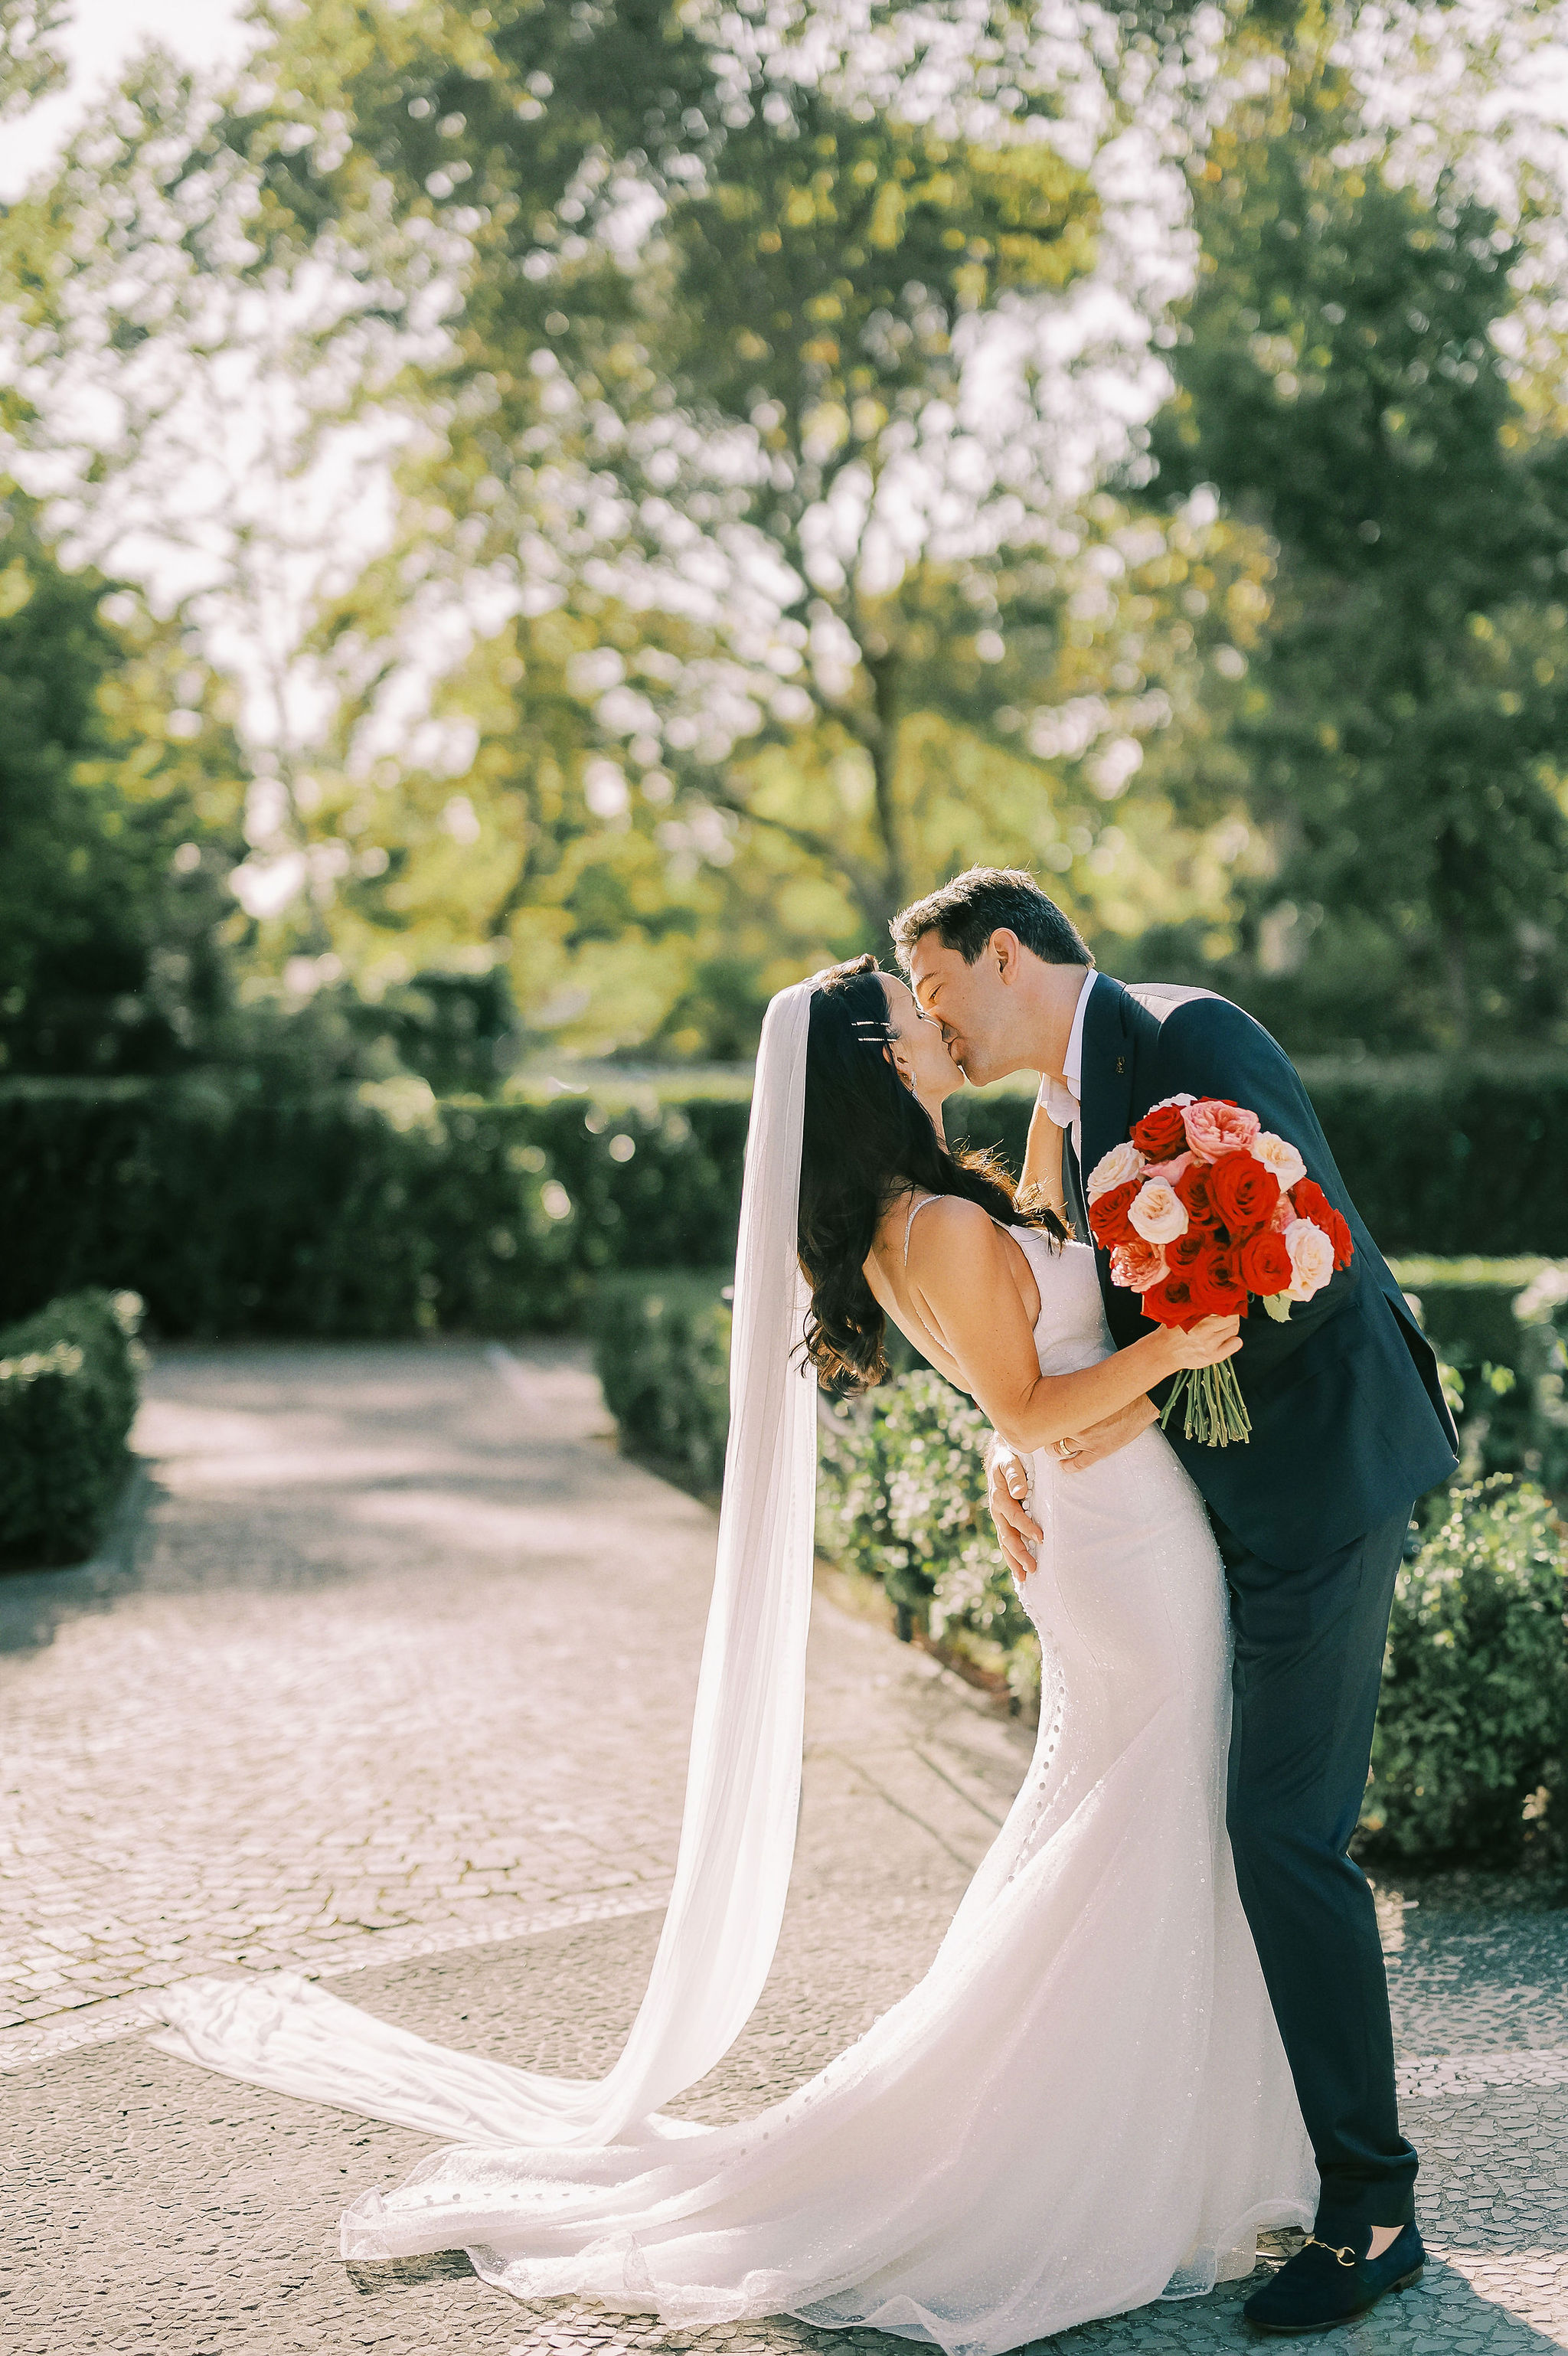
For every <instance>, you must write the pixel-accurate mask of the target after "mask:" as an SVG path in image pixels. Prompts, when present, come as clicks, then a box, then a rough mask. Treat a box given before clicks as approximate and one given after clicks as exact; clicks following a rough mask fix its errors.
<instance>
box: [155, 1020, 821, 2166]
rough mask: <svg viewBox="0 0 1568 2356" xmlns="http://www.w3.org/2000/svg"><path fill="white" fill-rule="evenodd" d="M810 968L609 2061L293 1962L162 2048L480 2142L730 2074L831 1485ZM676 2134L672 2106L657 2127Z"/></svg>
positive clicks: (588, 2128)
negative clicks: (816, 1308)
mask: <svg viewBox="0 0 1568 2356" xmlns="http://www.w3.org/2000/svg"><path fill="white" fill-rule="evenodd" d="M812 990H813V985H812V984H811V983H810V982H801V983H797V984H796V985H795V988H793V989H790V990H785V991H781V992H780V993H779V995H778V996H777V997H776V998H774V999H773V1001H772V1003H771V1004H770V1006H769V1008H768V1011H767V1016H766V1019H765V1021H764V1023H763V1036H762V1044H761V1047H760V1049H759V1052H758V1057H757V1077H756V1087H755V1090H754V1093H753V1097H752V1121H751V1129H750V1132H749V1134H748V1137H747V1141H746V1168H745V1182H744V1187H743V1190H742V1194H741V1229H740V1245H739V1251H738V1255H737V1258H736V1266H735V1308H734V1326H733V1336H732V1340H731V1352H730V1440H729V1447H728V1451H727V1453H726V1457H725V1464H724V1494H723V1504H722V1508H721V1511H720V1524H719V1548H718V1565H717V1569H716V1571H715V1575H714V1582H713V1600H712V1602H711V1605H710V1607H709V1615H708V1631H707V1636H706V1639H705V1642H704V1644H703V1652H702V1668H701V1674H700V1677H699V1684H698V1693H697V1708H696V1716H695V1719H694V1723H693V1727H692V1737H691V1758H690V1764H689V1767H688V1773H687V1787H686V1808H685V1814H684V1816H683V1818H682V1823H681V1835H680V1847H679V1853H678V1857H677V1865H676V1874H675V1884H674V1888H673V1890H672V1892H671V1896H670V1901H669V1907H668V1911H667V1914H666V1916H665V1923H664V1931H663V1935H662V1937H661V1938H660V1941H659V1946H658V1953H657V1954H656V1957H655V1960H654V1965H653V1971H652V1974H651V1976H650V1978H649V1981H648V1986H647V1991H646V1993H645V1996H644V1998H643V2002H642V2006H641V2008H640V2010H639V2011H638V2014H637V2017H636V2020H635V2023H634V2025H633V2028H632V2031H631V2035H630V2037H629V2038H628V2040H627V2041H626V2044H625V2047H624V2050H623V2051H622V2053H621V2056H620V2059H619V2060H618V2061H616V2063H615V2065H614V2067H613V2069H612V2070H611V2072H609V2075H608V2076H607V2077H604V2078H602V2079H594V2080H583V2079H565V2078H548V2077H541V2076H539V2075H537V2074H535V2073H534V2072H528V2071H522V2070H515V2069H509V2068H507V2067H505V2066H503V2065H502V2064H500V2063H498V2062H492V2061H482V2060H479V2059H477V2058H475V2057H474V2056H472V2055H468V2054H461V2053H456V2052H453V2051H449V2050H447V2049H445V2048H443V2047H441V2046H438V2045H432V2044H430V2043H428V2042H427V2041H426V2040H424V2039H422V2038H419V2037H414V2036H412V2035H411V2034H409V2033H408V2032H406V2031H404V2030H401V2029H393V2028H391V2027H389V2025H388V2024H386V2023H385V2022H382V2021H378V2020H377V2019H374V2018H373V2017H372V2016H371V2015H370V2014H368V2013H365V2012H361V2011H359V2010H358V2009H357V2008H356V2007H354V2006H352V2005H348V2004H345V2003H343V2002H342V2001H341V2000H340V1999H338V1998H337V1997H331V1996H329V1995H327V1994H326V1992H325V1989H322V1988H320V1987H316V1986H315V1985H314V1984H313V1983H312V1982H310V1981H308V1980H305V1979H303V1978H301V1977H299V1976H297V1975H294V1974H291V1973H275V1974H271V1975H266V1976H259V1977H254V1978H251V1979H248V1980H219V1979H208V1980H192V1981H187V1983H186V1984H185V1985H184V1986H183V1987H175V1988H171V1989H168V1990H166V1991H165V1997H164V2004H163V2009H164V2015H165V2020H166V2021H167V2023H168V2027H167V2028H166V2029H165V2030H163V2031H161V2032H160V2033H159V2035H158V2036H157V2037H156V2038H155V2040H154V2042H155V2043H156V2044H157V2045H159V2046H161V2047H162V2048H163V2049H164V2051H166V2052H170V2053H174V2054H177V2055H179V2056H181V2057H182V2058H183V2059H185V2060H188V2061H199V2062H201V2063H202V2064H203V2065H204V2066H205V2067H206V2068H208V2069H210V2070H219V2071H222V2072H226V2073H227V2074H229V2076H232V2077H238V2078H244V2079H248V2080H250V2081H251V2082H252V2083H257V2084H261V2085H265V2086H271V2087H272V2088H274V2089H275V2090H276V2091H277V2092H279V2093H280V2094H294V2095H302V2096H304V2097H305V2098H306V2099H308V2100H312V2101H315V2102H325V2103H338V2104H343V2105H345V2106H346V2107H347V2108H348V2109H350V2110H355V2111H358V2112H360V2113H363V2114H366V2115H368V2116H371V2117H374V2118H385V2119H390V2120H393V2121H395V2122H397V2123H398V2124H400V2125H402V2126H412V2127H419V2128H423V2129H425V2130H426V2131H427V2132H429V2133H431V2134H432V2135H439V2136H451V2137H453V2138H458V2139H461V2140H462V2141H464V2142H466V2143H496V2144H511V2145H535V2146H539V2145H555V2146H564V2145H581V2146H597V2145H603V2144H607V2143H610V2142H622V2143H624V2142H627V2141H630V2140H635V2138H636V2137H637V2136H638V2133H639V2123H641V2122H644V2121H646V2120H647V2119H648V2115H649V2114H650V2113H651V2112H655V2111H656V2110H657V2109H658V2107H659V2105H660V2104H662V2103H665V2102H667V2101H668V2100H669V2099H670V2097H671V2096H672V2095H674V2094H678V2093H679V2092H680V2091H681V2090H682V2088H684V2087H686V2086H689V2085H691V2084H692V2083H694V2082H695V2081H696V2080H697V2079H699V2078H700V2077H702V2076H704V2075H705V2074H706V2072H708V2071H709V2070H710V2069H712V2067H713V2065H714V2063H715V2062H716V2061H719V2060H720V2058H721V2056H722V2055H723V2054H724V2053H725V2052H727V2051H728V2050H729V2048H730V2046H731V2044H732V2043H733V2041H734V2040H735V2038H736V2037H737V2035H738V2034H739V2033H740V2030H741V2028H742V2026H743V2025H744V2023H745V2021H746V2019H747V2018H748V2016H749V2015H750V2013H751V2011H752V2008H753V2006H754V2005H755V2003H756V2001H757V1998H758V1997H759V1996H760V1995H761V1993H762V1988H763V1981H764V1980H765V1979H766V1977H767V1975H768V1969H769V1966H770V1965H771V1964H772V1962H773V1950H774V1948H775V1946H776V1945H777V1943H778V1933H779V1924H780V1922H781V1919H782V1917H783V1913H784V1896H785V1892H786V1890H787V1888H788V1884H789V1877H790V1868H791V1865H792V1863H793V1860H794V1856H795V1819H796V1815H797V1812H798V1806H799V1798H800V1773H801V1744H802V1730H803V1719H804V1709H805V1644H806V1626H807V1622H808V1618H809V1614H810V1609H811V1565H812V1534H813V1520H814V1505H815V1497H816V1384H815V1382H814V1381H813V1380H812V1379H811V1374H810V1369H809V1367H808V1366H807V1367H805V1368H804V1370H803V1364H802V1361H801V1358H800V1354H799V1350H798V1346H797V1345H798V1344H799V1343H800V1340H801V1338H802V1335H803V1333H804V1330H805V1313H806V1307H807V1294H806V1288H805V1280H804V1278H803V1277H802V1275H801V1272H800V1265H799V1260H798V1258H797V1256H796V1243H795V1238H796V1221H797V1212H798V1202H799V1189H800V1152H801V1126H802V1112H803V1107H804V1103H805V1044H806V1030H807V1024H808V1021H809V1017H810V1007H811V996H812ZM640 2132H641V2133H642V2134H645V2135H653V2136H658V2135H662V2134H670V2133H678V2132H679V2129H678V2128H677V2127H676V2126H675V2124H674V2123H673V2122H661V2123H657V2124H654V2125H650V2126H645V2127H642V2128H641V2129H640Z"/></svg>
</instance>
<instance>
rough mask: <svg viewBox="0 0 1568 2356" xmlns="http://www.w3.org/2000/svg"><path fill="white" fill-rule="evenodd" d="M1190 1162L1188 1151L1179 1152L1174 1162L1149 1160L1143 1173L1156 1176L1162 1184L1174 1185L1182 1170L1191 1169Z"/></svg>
mask: <svg viewBox="0 0 1568 2356" xmlns="http://www.w3.org/2000/svg"><path fill="white" fill-rule="evenodd" d="M1192 1162H1193V1156H1192V1155H1191V1154H1190V1153H1179V1154H1178V1155H1177V1157H1176V1159H1175V1161H1174V1162H1150V1163H1149V1166H1148V1169H1147V1172H1146V1173H1145V1175H1146V1176H1147V1177H1149V1178H1157V1179H1158V1180H1159V1181H1160V1183H1161V1184H1162V1185H1166V1186H1174V1185H1175V1183H1176V1182H1177V1180H1178V1179H1179V1177H1180V1175H1181V1173H1182V1172H1183V1171H1184V1170H1190V1169H1191V1167H1192Z"/></svg>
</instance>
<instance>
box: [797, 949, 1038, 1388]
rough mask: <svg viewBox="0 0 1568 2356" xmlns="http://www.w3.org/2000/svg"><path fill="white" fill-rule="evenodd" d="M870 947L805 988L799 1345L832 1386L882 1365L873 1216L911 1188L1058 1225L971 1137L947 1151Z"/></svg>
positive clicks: (870, 1377) (878, 1371)
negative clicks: (869, 1274) (907, 1070)
mask: <svg viewBox="0 0 1568 2356" xmlns="http://www.w3.org/2000/svg"><path fill="white" fill-rule="evenodd" d="M912 1186H913V1187H915V1188H917V1189H918V1190H919V1191H920V1192H921V1193H923V1194H958V1195H962V1197H963V1198H964V1200H965V1202H968V1203H978V1204H979V1205H980V1207H981V1209H982V1210H983V1211H988V1212H989V1213H990V1215H991V1216H992V1217H993V1218H994V1219H1000V1220H1002V1221H1004V1222H1007V1221H1009V1220H1011V1221H1015V1222H1027V1223H1028V1224H1029V1226H1041V1227H1044V1228H1046V1229H1047V1230H1048V1231H1049V1232H1050V1233H1051V1235H1053V1236H1054V1237H1056V1238H1057V1240H1058V1241H1060V1240H1061V1237H1063V1235H1064V1234H1065V1230H1064V1228H1063V1227H1062V1226H1061V1222H1060V1221H1059V1220H1058V1219H1057V1218H1056V1216H1055V1215H1054V1214H1053V1213H1051V1212H1050V1211H1048V1210H1045V1209H1043V1208H1036V1209H1030V1208H1029V1207H1027V1206H1026V1207H1023V1208H1020V1207H1019V1204H1018V1200H1017V1187H1016V1184H1015V1182H1014V1179H1013V1176H1012V1173H1011V1172H1010V1171H1009V1170H1008V1168H1007V1166H1006V1164H1005V1163H1004V1162H1000V1161H998V1160H997V1156H996V1155H995V1154H993V1153H989V1152H982V1151H978V1150H977V1149H976V1147H974V1146H968V1145H963V1146H960V1147H959V1148H958V1149H957V1151H955V1152H954V1151H949V1150H948V1148H947V1147H946V1146H944V1144H943V1143H942V1141H941V1140H940V1139H939V1138H938V1136H937V1134H936V1130H935V1129H934V1128H933V1124H932V1119H931V1116H930V1114H929V1113H928V1112H927V1111H926V1110H925V1108H924V1107H923V1105H922V1104H921V1103H920V1101H919V1099H918V1098H916V1097H914V1096H913V1095H912V1093H911V1092H910V1090H909V1089H908V1088H906V1087H905V1086H904V1084H903V1082H902V1081H901V1079H900V1077H899V1076H898V1071H897V1068H896V1067H895V1066H894V1063H893V1060H892V1055H891V1045H890V1036H889V1030H888V1001H887V999H886V997H885V996H884V994H883V991H882V985H881V980H880V967H879V966H878V964H877V960H876V958H874V957H870V956H866V957H859V958H853V959H851V961H850V962H849V963H848V964H847V965H840V966H835V967H834V968H833V969H832V970H831V972H830V973H828V974H827V976H826V977H825V978H824V979H823V980H821V981H820V982H819V983H818V984H817V987H816V991H814V992H813V994H812V1000H811V1015H810V1022H809V1027H808V1029H807V1033H806V1046H805V1125H804V1129H803V1132H802V1137H801V1153H800V1229H799V1248H800V1264H801V1267H802V1268H803V1269H805V1277H806V1281H807V1283H808V1284H809V1285H810V1287H811V1309H810V1312H809V1314H808V1316H807V1318H806V1323H805V1351H806V1355H807V1356H808V1357H809V1358H810V1359H811V1361H812V1363H813V1365H815V1366H816V1370H817V1373H818V1375H819V1376H820V1377H821V1378H822V1380H824V1381H825V1382H829V1383H831V1384H832V1385H833V1387H835V1388H836V1389H838V1390H864V1389H866V1388H867V1387H869V1385H871V1384H872V1383H880V1381H881V1380H882V1378H883V1376H885V1375H886V1373H887V1371H888V1361H887V1353H886V1350H885V1348H884V1346H883V1345H884V1343H885V1341H886V1338H887V1330H888V1323H887V1317H886V1314H885V1312H884V1311H883V1309H882V1306H881V1303H880V1301H878V1299H877V1297H876V1295H875V1293H874V1292H873V1291H872V1290H871V1288H870V1286H869V1284H868V1283H867V1281H866V1275H865V1261H866V1258H867V1255H868V1254H869V1251H870V1248H871V1240H872V1237H874V1236H875V1234H876V1232H877V1223H878V1221H879V1220H880V1218H881V1216H882V1214H883V1213H884V1212H885V1211H886V1209H887V1208H888V1205H889V1204H890V1203H891V1202H892V1201H893V1199H894V1197H895V1196H896V1195H899V1194H904V1193H906V1192H907V1191H908V1189H909V1188H910V1187H912Z"/></svg>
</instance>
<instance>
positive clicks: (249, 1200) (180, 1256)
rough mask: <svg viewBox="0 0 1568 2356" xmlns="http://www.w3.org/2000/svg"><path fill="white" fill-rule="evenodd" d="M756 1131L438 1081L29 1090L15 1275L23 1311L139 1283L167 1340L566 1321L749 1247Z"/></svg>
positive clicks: (715, 1112)
mask: <svg viewBox="0 0 1568 2356" xmlns="http://www.w3.org/2000/svg"><path fill="white" fill-rule="evenodd" d="M746 1119H747V1106H746V1105H745V1103H744V1102H733V1101H731V1102H724V1101H721V1100H720V1101H715V1100H712V1099H707V1100H700V1101H693V1102H692V1103H690V1104H689V1105H688V1107H686V1108H680V1107H660V1106H659V1105H658V1104H656V1103H652V1104H650V1105H648V1106H645V1107H643V1108H625V1109H624V1110H622V1111H620V1112H618V1113H616V1114H614V1115H613V1117H612V1116H611V1115H609V1114H607V1113H606V1112H604V1111H603V1109H602V1108H597V1107H595V1106H592V1105H589V1106H584V1104H583V1103H582V1101H581V1099H579V1098H570V1097H563V1098H560V1099H558V1100H557V1101H556V1102H555V1103H553V1104H548V1105H539V1104H530V1103H518V1102H514V1103H491V1102H488V1101H485V1100H484V1099H482V1098H455V1099H448V1100H446V1101H444V1102H442V1103H440V1104H438V1103H437V1101H436V1099H435V1098H433V1097H432V1095H431V1093H430V1091H429V1089H428V1088H426V1087H424V1085H423V1083H422V1082H419V1081H408V1082H388V1083H382V1084H372V1085H367V1086H362V1087H357V1088H353V1089H339V1090H333V1091H330V1092H324V1093H323V1094H321V1095H319V1096H315V1097H311V1098H294V1099H292V1100H283V1101H268V1100H262V1101H257V1100H255V1099H253V1098H251V1097H250V1096H249V1095H248V1094H247V1093H246V1092H244V1091H243V1090H242V1089H240V1087H238V1086H237V1085H235V1084H234V1083H233V1082H232V1081H230V1080H227V1079H225V1080H223V1081H219V1080H215V1079H211V1078H187V1079H182V1080H180V1081H177V1082H172V1083H137V1082H129V1083H121V1084H103V1083H98V1084H92V1083H84V1082H69V1081H66V1082H57V1083H52V1084H51V1083H45V1082H33V1083H19V1082H13V1083H11V1084H10V1086H8V1087H5V1088H3V1089H0V1144H3V1149H4V1150H3V1151H0V1203H4V1204H5V1208H6V1210H7V1211H8V1214H9V1225H10V1227H11V1231H12V1232H14V1233H17V1234H26V1235H27V1239H28V1251H27V1254H26V1256H23V1255H20V1254H18V1255H16V1256H14V1257H12V1258H9V1259H8V1260H6V1261H5V1263H4V1264H0V1314H10V1315H16V1314H19V1313H24V1312H27V1311H29V1310H31V1309H34V1308H36V1307H37V1306H38V1305H39V1302H40V1301H41V1300H43V1299H47V1298H48V1297H51V1296H53V1295H54V1294H57V1293H59V1292H63V1291H67V1290H75V1289H77V1288H79V1287H80V1286H81V1285H84V1284H91V1283H99V1284H104V1283H112V1282H121V1281H124V1280H133V1281H134V1282H135V1283H136V1285H137V1286H138V1289H139V1290H141V1292H142V1293H143V1295H144V1298H145V1301H146V1303H147V1311H148V1315H149V1318H150V1320H151V1322H152V1323H153V1324H154V1326H155V1328H156V1329H157V1330H158V1331H159V1332H161V1333H168V1334H186V1333H197V1334H236V1333H288V1334H301V1333H307V1334H372V1335H374V1334H396V1333H420V1332H429V1331H432V1330H434V1329H436V1328H438V1327H444V1328H452V1327H456V1328H459V1329H464V1330H468V1331H479V1332H490V1333H507V1332H514V1333H515V1332H517V1331H519V1330H521V1329H524V1328H528V1327H533V1328H536V1329H538V1328H542V1329H549V1328H551V1327H559V1326H560V1325H562V1324H565V1323H570V1322H571V1320H572V1318H573V1317H574V1316H575V1315H576V1313H577V1312H578V1310H579V1308H580V1306H581V1301H582V1299H583V1297H584V1294H585V1291H586V1289H587V1285H588V1280H590V1279H591V1278H592V1276H593V1275H594V1274H595V1273H596V1272H597V1271H599V1270H601V1269H605V1268H609V1267H613V1266H622V1267H633V1268H636V1267H653V1268H657V1267H664V1266H668V1265H671V1264H675V1265H679V1264H681V1263H686V1264H688V1265H694V1266H699V1267H700V1266H705V1265H710V1264H711V1263H712V1262H713V1261H714V1260H715V1259H716V1258H722V1257H724V1256H725V1255H726V1254H731V1253H732V1252H733V1249H734V1237H735V1223H736V1214H737V1210H738V1204H739V1183H738V1174H737V1173H739V1170H740V1167H741V1156H742V1154H743V1151H744V1146H745V1133H746ZM7 1198H8V1199H7Z"/></svg>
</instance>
